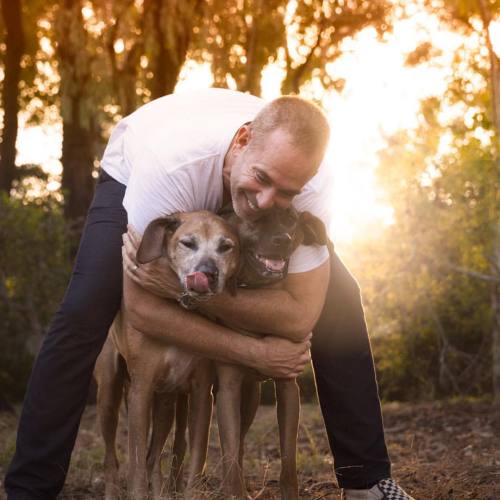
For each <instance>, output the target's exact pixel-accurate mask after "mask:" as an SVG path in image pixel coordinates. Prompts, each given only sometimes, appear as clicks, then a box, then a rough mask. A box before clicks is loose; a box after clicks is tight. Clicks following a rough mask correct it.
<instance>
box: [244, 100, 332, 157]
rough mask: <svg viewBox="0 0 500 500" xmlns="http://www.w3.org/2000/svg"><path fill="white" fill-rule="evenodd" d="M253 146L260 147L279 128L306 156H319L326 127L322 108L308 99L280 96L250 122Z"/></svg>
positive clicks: (322, 151)
mask: <svg viewBox="0 0 500 500" xmlns="http://www.w3.org/2000/svg"><path fill="white" fill-rule="evenodd" d="M250 129H251V132H252V139H251V142H253V143H254V144H253V145H254V146H256V147H261V146H263V144H264V141H265V139H266V137H267V136H269V134H270V133H271V132H274V131H275V130H278V129H281V130H283V131H284V132H286V133H288V134H289V135H290V139H291V143H292V144H293V145H294V146H295V147H297V148H298V149H299V150H300V151H302V152H303V153H305V154H307V155H313V156H316V155H320V158H322V157H323V155H324V153H325V149H326V146H327V145H328V139H329V137H330V126H329V124H328V120H327V118H326V116H325V114H324V113H323V111H322V110H321V109H320V108H319V106H317V105H316V104H314V103H313V102H311V101H308V100H306V99H303V98H301V97H297V96H282V97H278V98H277V99H274V100H273V101H271V102H270V103H269V104H267V105H266V106H264V107H263V108H262V109H261V111H260V112H259V113H258V114H257V116H256V117H255V118H254V119H253V121H252V123H251V124H250Z"/></svg>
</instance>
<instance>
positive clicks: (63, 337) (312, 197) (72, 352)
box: [5, 89, 409, 500]
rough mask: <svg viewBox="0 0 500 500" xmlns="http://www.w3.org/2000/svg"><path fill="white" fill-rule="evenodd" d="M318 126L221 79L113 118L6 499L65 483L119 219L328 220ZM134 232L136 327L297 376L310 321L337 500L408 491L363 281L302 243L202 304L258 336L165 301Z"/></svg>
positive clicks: (106, 317)
mask: <svg viewBox="0 0 500 500" xmlns="http://www.w3.org/2000/svg"><path fill="white" fill-rule="evenodd" d="M328 134H329V130H328V124H327V121H326V119H325V117H324V115H323V114H322V113H321V112H320V111H319V109H318V108H316V107H315V106H314V105H312V104H311V103H308V102H307V101H304V100H302V99H299V98H293V97H288V98H286V97H285V98H280V99H278V100H276V101H273V102H272V103H270V104H268V105H265V103H264V102H263V101H262V100H260V99H258V98H255V97H252V96H249V95H246V94H241V93H237V92H231V91H228V90H221V89H210V90H206V91H199V92H194V93H189V94H182V95H172V96H166V97H163V98H161V99H158V100H156V101H153V102H151V103H149V104H147V105H145V106H143V107H142V108H140V109H139V110H137V111H136V112H135V113H133V114H132V115H130V116H129V117H127V118H125V119H124V120H122V121H121V122H120V123H119V124H118V126H117V127H116V128H115V130H114V132H113V134H112V137H111V138H110V141H109V144H108V147H107V149H106V152H105V154H104V157H103V160H102V169H103V171H102V172H101V178H100V182H99V184H98V186H97V188H96V195H95V198H94V200H93V202H92V205H91V208H90V210H89V216H88V219H87V223H86V227H85V230H84V234H83V236H82V241H81V244H80V249H79V254H78V257H77V261H76V264H75V269H74V273H73V276H72V280H71V282H70V285H69V287H68V290H67V292H66V295H65V297H64V300H63V303H62V305H61V307H60V309H59V311H58V312H57V314H56V316H55V318H54V321H53V323H52V326H51V328H50V331H49V333H48V334H47V337H46V339H45V341H44V343H43V346H42V349H41V351H40V354H39V356H38V359H37V361H36V363H35V366H34V369H33V373H32V377H31V380H30V384H29V387H28V392H27V396H26V399H25V402H24V406H23V413H22V416H21V420H20V424H19V432H18V440H17V448H16V454H15V456H14V458H13V460H12V463H11V466H10V469H9V472H8V475H7V477H6V480H5V484H6V489H7V492H8V495H9V499H12V500H18V499H35V498H36V499H52V498H55V497H56V495H57V494H58V492H59V491H60V489H61V488H62V485H63V482H64V478H65V474H66V471H67V468H68V464H69V458H70V455H71V450H72V448H73V445H74V440H75V438H76V433H77V430H78V424H79V420H80V416H81V413H82V411H83V408H84V405H85V396H86V390H87V388H88V383H89V381H90V377H91V373H92V369H93V366H94V363H95V359H96V357H97V355H98V353H99V351H100V348H101V347H102V343H103V342H104V339H105V337H106V334H107V329H108V328H109V326H110V324H111V322H112V320H113V317H114V315H115V313H116V311H117V310H118V308H119V305H120V301H121V290H122V282H121V261H120V243H119V239H120V238H121V234H122V233H124V232H125V229H126V223H127V218H128V222H129V223H131V225H132V226H133V227H134V228H136V229H137V230H138V231H139V232H140V233H142V232H143V231H144V228H145V227H146V225H147V224H148V223H149V221H151V220H152V219H154V218H155V217H157V216H159V215H163V214H168V213H174V212H179V211H180V212H185V211H192V210H201V209H206V210H212V211H217V210H218V209H220V208H221V207H222V206H223V205H224V204H225V203H226V202H229V201H231V202H232V204H233V207H234V209H235V211H236V213H237V214H238V215H239V216H240V217H242V218H249V219H253V218H258V217H259V216H260V215H261V214H262V213H263V212H265V211H266V210H269V209H272V208H273V207H274V206H281V207H286V206H288V205H290V204H291V203H292V202H293V204H294V206H295V207H296V208H297V209H299V210H310V211H311V212H313V213H315V214H316V215H318V216H320V217H322V218H323V219H324V220H326V211H327V201H328V200H327V194H328V193H327V190H326V189H325V187H326V186H327V178H328V169H327V168H326V166H325V165H321V163H322V159H323V155H324V151H325V148H326V145H327V141H328ZM125 186H126V187H125ZM123 196H124V198H123ZM122 198H123V206H122ZM123 207H125V209H126V213H125V211H124V209H123ZM133 240H134V235H133V233H132V234H131V235H130V236H128V237H125V243H126V250H127V252H126V254H125V258H126V267H127V273H126V275H125V278H124V281H123V300H124V302H125V304H126V306H127V308H128V310H129V312H130V318H131V321H132V323H133V325H134V326H135V327H136V328H137V329H138V330H140V331H143V332H147V334H148V335H154V336H157V337H159V338H162V339H164V340H165V341H167V342H170V343H173V344H175V345H178V346H179V347H183V348H185V349H189V350H192V351H194V352H197V353H199V354H201V355H204V356H207V357H210V358H212V359H216V360H221V361H229V362H238V363H242V364H245V365H247V366H250V367H253V368H255V369H257V370H259V371H261V372H263V373H266V374H268V375H270V376H274V377H295V376H296V375H298V374H299V373H300V372H301V371H302V369H303V367H304V366H305V364H306V362H307V361H308V349H309V346H310V335H309V332H310V331H311V330H312V329H313V326H314V325H315V323H316V322H317V321H318V318H319V322H318V325H317V327H316V328H315V334H314V337H313V344H312V357H313V363H314V367H315V371H316V378H317V384H318V392H319V396H320V402H321V407H322V411H323V414H324V417H325V423H326V427H327V431H328V436H329V439H330V443H331V446H332V450H333V451H334V454H335V465H336V473H337V478H338V480H339V484H340V485H341V486H342V487H344V488H345V492H344V494H345V498H347V499H357V498H366V499H370V498H373V499H375V498H385V496H384V495H386V494H387V495H388V494H389V493H392V490H394V492H395V494H397V495H400V496H399V497H397V496H392V497H390V498H409V497H408V496H406V494H405V493H404V492H403V491H402V490H401V489H399V488H398V487H397V485H395V483H394V482H393V481H392V480H390V479H388V478H389V477H390V462H389V458H388V456H387V450H386V446H385V442H384V436H383V428H382V420H381V415H380V406H379V402H378V396H377V387H376V383H375V377H374V371H373V363H372V358H371V353H370V347H369V342H368V338H367V333H366V327H365V323H364V318H363V312H362V308H361V301H360V297H359V289H358V287H357V285H356V283H355V281H354V280H353V279H352V277H351V276H350V275H349V273H348V272H347V271H346V269H345V268H344V267H343V265H342V264H341V262H340V261H339V260H338V258H337V257H336V256H335V255H331V256H330V258H329V256H328V252H327V251H326V249H325V248H324V247H323V248H320V247H318V248H306V247H300V248H299V249H297V251H296V252H295V253H294V255H293V256H292V259H291V261H290V265H289V276H288V277H287V279H286V280H285V282H284V287H283V290H270V289H266V290H242V292H241V293H238V294H237V296H236V297H230V296H227V295H225V296H223V297H219V298H216V299H214V300H213V301H211V302H210V303H208V304H207V305H206V306H205V307H206V308H207V309H209V310H210V311H212V312H214V313H216V314H217V315H218V316H220V317H222V318H224V319H225V320H226V321H227V322H228V324H232V325H235V326H237V327H240V326H241V327H243V328H245V329H247V330H254V331H257V332H261V333H265V334H267V336H266V337H264V338H263V339H254V338H251V337H246V336H243V335H239V334H238V333H236V332H235V331H233V330H231V329H229V328H227V327H224V326H221V325H218V324H215V323H212V322H211V321H209V320H207V319H205V318H203V317H201V316H199V315H197V314H194V313H191V312H189V311H185V310H183V309H182V308H181V307H180V306H179V305H178V304H177V303H176V302H174V301H172V300H170V299H171V298H177V297H178V290H177V289H176V287H175V286H172V287H171V289H170V290H169V292H168V293H167V296H168V297H167V298H164V297H161V296H159V295H157V293H158V290H160V289H163V285H164V283H162V284H161V286H158V283H157V282H156V281H157V279H158V275H157V273H155V268H154V263H151V264H149V265H148V266H144V267H142V266H141V267H138V266H137V264H135V263H133V259H134V252H133V246H134V245H133ZM131 261H132V262H131ZM329 272H330V274H331V277H330V286H329V280H328V276H329ZM331 283H333V284H331ZM151 292H153V293H151ZM325 295H326V301H327V303H326V307H325V308H324V309H323V313H321V311H322V308H323V304H324V301H325ZM257 312H258V313H257ZM320 315H321V317H320ZM165 323H168V324H169V325H170V326H169V328H168V334H167V333H166V332H165V330H164V329H163V325H164V324H165ZM176 325H178V328H175V326H176ZM387 498H389V497H387Z"/></svg>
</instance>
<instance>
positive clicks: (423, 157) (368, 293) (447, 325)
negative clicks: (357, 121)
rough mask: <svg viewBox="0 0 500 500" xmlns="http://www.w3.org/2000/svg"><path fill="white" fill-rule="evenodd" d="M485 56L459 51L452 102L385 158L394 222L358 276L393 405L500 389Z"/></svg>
mask: <svg viewBox="0 0 500 500" xmlns="http://www.w3.org/2000/svg"><path fill="white" fill-rule="evenodd" d="M483 57H484V56H483ZM464 58H467V61H465V60H464ZM480 58H481V56H480V54H479V53H474V51H471V50H469V51H467V52H465V51H459V52H458V53H457V56H456V58H455V61H454V63H453V64H454V69H455V72H454V74H453V78H452V79H451V80H450V81H449V82H448V83H449V85H448V91H447V92H446V94H445V95H444V96H441V97H440V98H430V99H428V100H426V101H424V102H423V103H422V108H421V114H420V124H419V126H418V127H417V129H416V130H413V131H411V130H410V131H406V132H400V133H398V134H396V135H395V136H393V137H391V138H390V139H389V144H388V147H387V149H385V150H384V151H383V152H382V153H381V154H380V165H379V169H378V176H379V180H380V183H381V184H382V185H383V187H384V188H385V191H386V193H387V198H388V200H389V201H390V203H391V205H392V207H393V209H394V223H393V224H392V225H391V226H389V227H388V228H387V229H386V231H385V232H384V234H383V236H382V238H380V239H379V240H377V241H372V242H365V243H364V244H361V245H358V247H357V249H356V252H355V255H354V257H352V261H353V264H352V267H353V268H354V270H355V274H356V275H357V276H358V278H359V279H360V281H361V285H362V289H363V291H364V300H365V305H366V308H367V317H368V322H369V325H370V327H371V330H372V335H373V347H374V352H375V357H376V361H377V368H378V373H379V383H380V388H381V394H382V396H383V397H384V398H385V399H400V400H408V399H415V398H424V399H431V398H434V397H440V396H448V395H480V394H483V393H485V392H489V391H491V369H492V362H491V355H490V352H491V334H490V332H491V328H492V306H491V282H490V281H489V278H490V277H491V275H490V273H491V271H490V261H491V255H492V252H493V234H494V226H495V223H496V222H497V217H498V215H497V214H498V201H497V196H498V185H497V184H496V183H495V181H494V179H495V178H496V175H497V173H496V170H495V169H496V166H495V162H494V156H493V146H492V143H493V140H492V137H493V133H492V130H491V127H492V124H491V121H489V120H487V119H486V118H485V117H486V116H488V106H489V93H488V87H487V86H486V85H485V84H482V83H481V78H483V74H482V72H481V70H480V68H484V64H482V62H481V60H480ZM483 63H484V61H483ZM478 77H479V78H478ZM472 82H475V85H472ZM483 82H484V80H483ZM445 109H446V110H447V114H446V115H443V113H442V111H443V110H445ZM464 110H465V111H467V119H464V112H465V111H464ZM443 116H448V117H449V118H446V119H444V118H443Z"/></svg>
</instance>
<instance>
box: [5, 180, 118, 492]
mask: <svg viewBox="0 0 500 500" xmlns="http://www.w3.org/2000/svg"><path fill="white" fill-rule="evenodd" d="M124 191H125V186H123V185H122V184H120V183H118V182H116V181H115V180H113V179H112V178H111V177H109V176H108V175H107V174H105V173H101V179H100V182H99V183H98V185H97V188H96V194H95V196H94V200H93V202H92V205H91V207H90V210H89V213H88V216H87V221H86V224H85V228H84V232H83V235H82V239H81V242H80V248H79V250H78V255H77V258H76V262H75V266H74V269H73V274H72V277H71V281H70V283H69V286H68V289H67V290H66V294H65V296H64V299H63V301H62V304H61V306H60V308H59V310H58V311H57V313H56V314H55V317H54V319H53V321H52V324H51V326H50V328H49V331H48V333H47V335H46V337H45V339H44V342H43V344H42V347H41V349H40V352H39V354H38V357H37V359H36V361H35V364H34V366H33V370H32V374H31V378H30V382H29V384H28V389H27V393H26V396H25V400H24V403H23V410H22V414H21V419H20V422H19V428H18V435H17V442H16V452H15V455H14V457H13V459H12V462H11V464H10V467H9V470H8V473H7V475H6V478H5V488H6V490H7V493H8V498H9V500H10V499H12V500H14V499H15V500H18V499H19V500H20V499H23V500H25V499H37V500H45V499H47V500H48V499H54V498H56V496H57V494H58V493H59V492H60V490H61V489H62V486H63V484H64V479H65V477H66V473H67V470H68V466H69V460H70V457H71V452H72V450H73V446H74V443H75V439H76V435H77V432H78V426H79V423H80V418H81V414H82V412H83V409H84V407H85V402H86V398H87V393H88V387H89V383H90V380H91V377H92V371H93V369H94V364H95V361H96V358H97V356H98V354H99V352H100V350H101V348H102V345H103V343H104V340H105V339H106V335H107V332H108V328H109V327H110V325H111V323H112V321H113V318H114V316H115V314H116V312H117V310H118V308H119V307H120V302H121V293H122V259H121V245H122V239H121V238H122V233H124V232H125V231H126V224H127V216H126V212H125V210H124V209H123V207H122V199H123V195H124Z"/></svg>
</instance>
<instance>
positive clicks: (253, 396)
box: [238, 375, 260, 474]
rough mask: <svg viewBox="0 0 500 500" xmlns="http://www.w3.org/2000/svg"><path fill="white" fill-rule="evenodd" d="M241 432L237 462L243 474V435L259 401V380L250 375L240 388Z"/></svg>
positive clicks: (252, 419) (249, 424)
mask: <svg viewBox="0 0 500 500" xmlns="http://www.w3.org/2000/svg"><path fill="white" fill-rule="evenodd" d="M241 395H242V400H241V434H240V453H239V458H238V463H239V464H240V469H241V473H242V474H243V454H244V451H245V436H246V435H247V432H248V430H249V429H250V426H251V425H252V423H253V421H254V419H255V414H256V413H257V410H258V408H259V403H260V382H259V381H258V380H256V379H255V378H253V377H252V376H251V375H250V376H246V377H245V380H244V382H243V385H242V390H241Z"/></svg>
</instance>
